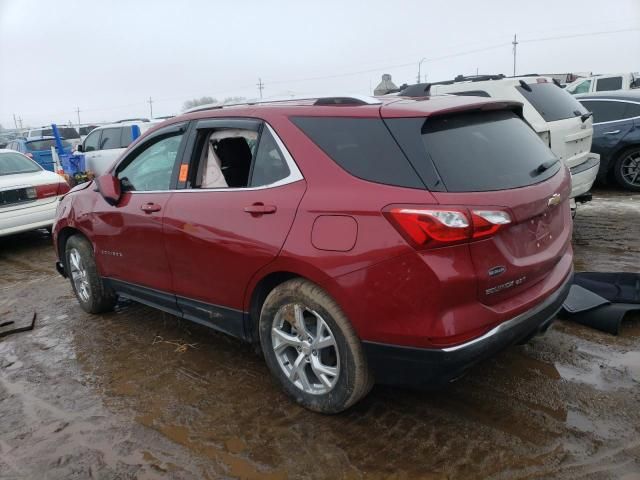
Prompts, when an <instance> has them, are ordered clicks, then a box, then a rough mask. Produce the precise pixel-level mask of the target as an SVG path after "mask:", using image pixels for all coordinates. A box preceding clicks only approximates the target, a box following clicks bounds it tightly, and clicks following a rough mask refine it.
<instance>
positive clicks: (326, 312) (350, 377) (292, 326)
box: [259, 279, 373, 413]
mask: <svg viewBox="0 0 640 480" xmlns="http://www.w3.org/2000/svg"><path fill="white" fill-rule="evenodd" d="M259 328H260V344H261V347H262V351H263V353H264V356H265V360H266V362H267V366H268V367H269V369H270V371H271V373H272V374H273V375H274V376H275V377H276V379H277V380H278V382H279V383H280V385H281V386H282V388H283V389H284V390H285V392H286V393H287V394H288V395H289V396H290V397H291V398H293V399H294V400H295V401H296V402H297V403H299V404H300V405H302V406H304V407H306V408H308V409H310V410H313V411H316V412H320V413H338V412H341V411H343V410H345V409H347V408H349V407H350V406H351V405H353V404H355V403H356V402H357V401H358V400H360V399H361V398H362V397H364V396H365V395H366V394H367V393H368V392H369V390H370V389H371V387H372V385H373V377H372V376H371V374H370V371H369V368H368V366H367V361H366V358H365V355H364V352H363V349H362V344H361V343H360V339H359V338H358V337H357V335H356V333H355V331H354V330H353V327H352V326H351V323H350V322H349V320H348V319H347V317H346V315H345V314H344V312H342V309H341V308H340V307H339V306H338V304H337V303H336V302H335V301H334V300H333V299H332V298H331V297H330V296H329V295H328V294H327V293H326V292H325V291H324V290H322V289H321V288H320V287H318V286H317V285H314V284H312V283H311V282H308V281H306V280H303V279H294V280H289V281H287V282H285V283H283V284H281V285H279V286H277V287H276V288H275V289H273V290H272V291H271V293H270V294H269V295H268V296H267V298H266V300H265V303H264V305H263V307H262V312H261V315H260V325H259Z"/></svg>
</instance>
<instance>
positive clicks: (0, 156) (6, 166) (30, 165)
mask: <svg viewBox="0 0 640 480" xmlns="http://www.w3.org/2000/svg"><path fill="white" fill-rule="evenodd" d="M40 170H42V168H41V167H40V165H38V164H37V163H36V162H34V161H33V160H29V159H28V158H27V157H25V156H24V155H20V154H19V153H13V152H3V153H0V175H11V174H15V173H32V172H39V171H40Z"/></svg>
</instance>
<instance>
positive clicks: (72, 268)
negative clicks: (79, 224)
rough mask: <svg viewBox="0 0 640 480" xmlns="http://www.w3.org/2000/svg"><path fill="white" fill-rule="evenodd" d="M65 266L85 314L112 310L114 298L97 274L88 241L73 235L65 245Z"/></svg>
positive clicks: (114, 302)
mask: <svg viewBox="0 0 640 480" xmlns="http://www.w3.org/2000/svg"><path fill="white" fill-rule="evenodd" d="M65 265H66V270H67V274H68V275H69V280H71V286H72V288H73V292H74V293H75V294H76V298H77V299H78V303H80V306H81V307H82V309H83V310H84V311H85V312H87V313H102V312H107V311H109V310H112V309H113V307H114V306H115V304H116V296H115V295H114V293H113V292H112V291H111V289H109V288H107V287H106V286H105V285H104V282H103V281H102V278H101V277H100V274H99V273H98V267H97V266H96V262H95V259H94V256H93V248H91V244H90V243H89V241H88V240H87V239H86V238H84V237H82V236H80V235H73V236H72V237H70V238H69V240H67V243H66V245H65Z"/></svg>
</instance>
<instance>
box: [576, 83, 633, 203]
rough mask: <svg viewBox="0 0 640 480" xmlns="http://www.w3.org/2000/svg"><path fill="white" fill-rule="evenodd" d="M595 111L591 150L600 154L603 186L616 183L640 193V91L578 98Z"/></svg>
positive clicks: (602, 93)
mask: <svg viewBox="0 0 640 480" xmlns="http://www.w3.org/2000/svg"><path fill="white" fill-rule="evenodd" d="M576 98H577V99H578V100H579V101H580V103H582V105H584V107H585V108H586V109H587V110H589V111H590V112H593V143H592V146H591V150H592V151H593V152H595V153H599V154H600V171H599V173H598V180H600V182H601V183H607V181H610V180H615V181H616V182H617V183H618V184H620V186H622V187H623V188H626V189H627V190H633V191H636V192H639V191H640V92H633V91H622V90H621V91H615V92H598V93H590V94H583V95H576Z"/></svg>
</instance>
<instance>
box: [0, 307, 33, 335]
mask: <svg viewBox="0 0 640 480" xmlns="http://www.w3.org/2000/svg"><path fill="white" fill-rule="evenodd" d="M35 323H36V312H33V313H32V314H31V315H27V316H25V317H23V318H21V319H17V318H16V317H15V316H13V315H12V316H6V315H3V316H2V317H0V337H5V336H7V335H11V334H13V333H20V332H26V331H27V330H33V327H34V325H35Z"/></svg>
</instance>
